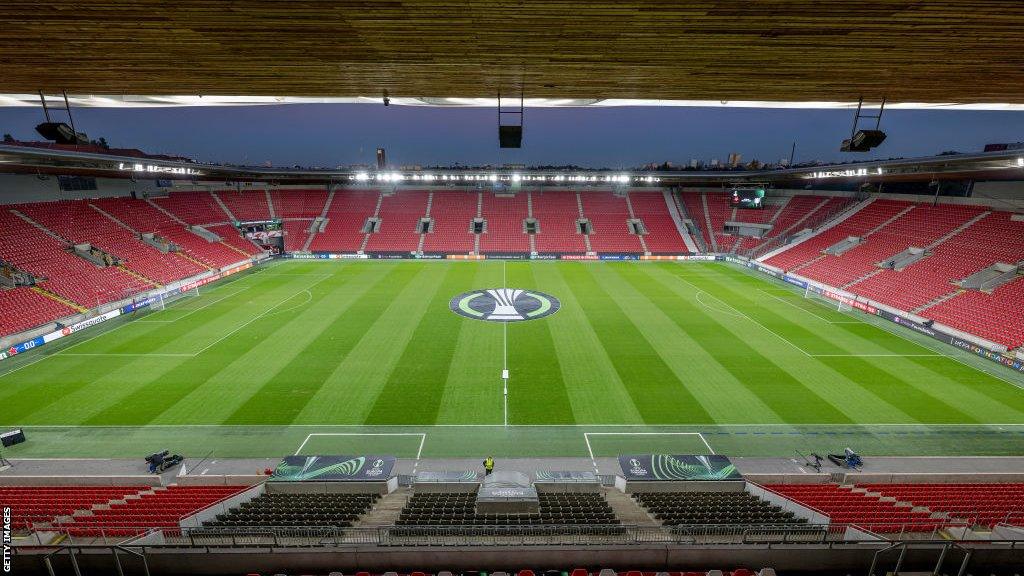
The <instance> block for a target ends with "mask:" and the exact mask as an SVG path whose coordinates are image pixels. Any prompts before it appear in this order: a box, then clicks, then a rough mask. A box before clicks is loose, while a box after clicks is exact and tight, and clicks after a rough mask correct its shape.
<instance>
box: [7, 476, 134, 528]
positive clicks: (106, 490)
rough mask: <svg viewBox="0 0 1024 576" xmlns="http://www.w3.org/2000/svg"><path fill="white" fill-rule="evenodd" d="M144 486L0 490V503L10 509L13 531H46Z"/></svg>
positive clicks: (28, 487)
mask: <svg viewBox="0 0 1024 576" xmlns="http://www.w3.org/2000/svg"><path fill="white" fill-rule="evenodd" d="M146 489H147V488H146V487H145V486H0V502H3V505H4V506H10V507H11V512H12V513H13V516H12V518H11V523H12V528H13V529H14V530H28V529H30V528H31V527H33V526H35V527H39V528H43V527H45V526H46V525H50V524H53V523H55V522H56V521H57V518H58V517H61V516H70V515H71V514H74V513H75V512H80V511H83V510H88V509H89V508H91V507H92V506H94V505H97V504H106V503H107V502H109V501H111V500H120V499H122V498H124V497H125V496H127V495H130V494H138V493H139V491H141V490H146Z"/></svg>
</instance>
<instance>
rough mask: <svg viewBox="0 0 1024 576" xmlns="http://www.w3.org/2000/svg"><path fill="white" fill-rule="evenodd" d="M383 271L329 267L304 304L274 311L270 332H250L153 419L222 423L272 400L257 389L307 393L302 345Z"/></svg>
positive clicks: (291, 399) (283, 397) (286, 395)
mask: <svg viewBox="0 0 1024 576" xmlns="http://www.w3.org/2000/svg"><path fill="white" fill-rule="evenodd" d="M388 270H389V269H388V268H385V267H379V268H375V269H374V268H368V267H362V266H349V265H344V266H340V267H332V271H334V272H335V274H334V276H333V278H331V279H329V280H326V281H324V282H322V283H320V284H318V285H317V286H316V287H314V288H313V290H312V291H311V293H312V294H313V298H312V299H311V300H310V301H309V302H308V303H307V304H305V305H303V306H301V307H300V308H297V309H295V310H293V311H291V312H288V313H286V314H280V315H279V316H278V319H279V320H280V324H278V325H277V326H276V329H275V330H274V331H272V332H270V333H268V334H258V335H255V336H257V337H259V338H260V343H259V345H258V346H253V348H252V349H250V350H249V351H248V352H246V353H245V354H243V355H242V356H240V357H238V358H237V359H235V360H234V361H232V362H231V363H229V364H226V365H224V366H223V367H222V369H221V370H220V371H218V372H217V373H216V374H213V375H212V376H210V378H208V379H207V380H206V381H205V382H203V383H202V384H200V385H199V386H198V387H196V388H195V390H193V391H192V392H190V393H189V394H188V396H186V397H185V398H183V399H181V400H179V401H178V402H176V403H175V404H174V405H172V406H170V407H169V408H168V409H167V410H165V411H164V412H163V413H161V414H160V416H158V417H157V418H156V419H155V420H154V422H155V423H166V424H173V423H187V422H189V421H190V419H191V418H192V415H193V414H195V413H196V412H201V413H203V414H205V415H206V417H207V418H208V419H209V421H211V422H223V421H224V420H226V419H227V418H228V417H230V416H231V415H232V414H233V413H234V412H236V411H237V410H238V409H239V408H241V407H242V406H243V405H244V404H245V403H246V402H249V401H251V400H252V399H253V397H255V396H257V395H259V394H261V392H262V394H264V395H266V396H268V399H271V400H274V399H275V396H274V393H268V392H266V391H263V388H264V387H265V386H267V385H274V386H278V385H280V386H281V388H278V389H276V390H275V392H276V393H279V394H280V396H279V397H277V398H279V401H280V402H281V403H283V404H293V403H296V402H299V401H300V400H301V398H302V397H303V396H304V395H308V394H312V392H313V389H312V388H311V387H309V386H308V383H307V382H306V380H305V376H306V373H307V371H306V370H305V369H303V362H302V361H303V360H304V361H305V363H306V364H308V363H309V362H312V361H315V360H314V357H313V356H311V355H308V354H307V353H306V349H307V348H308V347H309V346H310V345H311V344H312V343H313V342H314V341H316V340H317V339H318V338H320V337H322V335H323V333H324V330H325V329H326V328H327V327H329V326H331V325H332V324H334V323H335V322H336V320H337V319H338V317H339V316H340V315H341V314H343V313H344V312H345V310H346V309H348V307H349V306H350V305H351V303H352V302H354V301H355V300H356V299H357V298H358V297H359V296H360V295H362V294H364V293H365V292H366V291H367V290H370V289H371V288H373V287H374V286H375V285H376V284H377V283H378V282H379V281H380V280H381V278H383V277H385V276H386V275H387V272H388ZM267 351H271V353H267ZM297 360H298V362H297ZM240 383H244V386H241V385H240ZM285 386H288V387H285Z"/></svg>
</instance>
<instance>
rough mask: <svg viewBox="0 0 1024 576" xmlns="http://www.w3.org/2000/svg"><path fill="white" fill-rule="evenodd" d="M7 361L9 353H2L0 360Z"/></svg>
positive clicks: (0, 353)
mask: <svg viewBox="0 0 1024 576" xmlns="http://www.w3.org/2000/svg"><path fill="white" fill-rule="evenodd" d="M6 359H7V351H6V350H4V351H3V352H0V360H6Z"/></svg>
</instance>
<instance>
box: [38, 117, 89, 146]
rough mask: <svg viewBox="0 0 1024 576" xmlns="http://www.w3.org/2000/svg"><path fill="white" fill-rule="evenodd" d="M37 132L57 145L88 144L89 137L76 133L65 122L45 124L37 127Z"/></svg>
mask: <svg viewBox="0 0 1024 576" xmlns="http://www.w3.org/2000/svg"><path fill="white" fill-rule="evenodd" d="M36 132H39V135H40V136H42V137H43V138H46V139H47V140H50V141H52V142H56V143H57V144H88V143H89V137H88V136H86V135H85V134H84V133H82V132H78V133H75V131H74V130H72V129H71V126H68V125H67V124H66V123H64V122H43V123H42V124H40V125H38V126H36Z"/></svg>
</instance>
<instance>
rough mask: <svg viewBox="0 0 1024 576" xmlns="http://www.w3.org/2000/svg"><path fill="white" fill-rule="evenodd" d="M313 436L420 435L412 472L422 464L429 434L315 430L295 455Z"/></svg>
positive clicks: (297, 452) (297, 453)
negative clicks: (421, 460) (424, 447)
mask: <svg viewBox="0 0 1024 576" xmlns="http://www.w3.org/2000/svg"><path fill="white" fill-rule="evenodd" d="M313 436H418V437H419V439H420V446H419V448H418V449H417V450H416V463H415V464H413V467H412V473H413V474H415V473H416V468H418V467H419V465H420V457H421V456H422V455H423V445H424V444H425V443H426V441H427V434H426V433H425V432H314V433H312V434H307V435H306V439H305V440H303V441H302V444H299V448H298V449H297V450H295V454H293V456H298V455H299V452H302V449H303V448H305V447H306V443H307V442H309V440H310V438H312V437H313Z"/></svg>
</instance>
